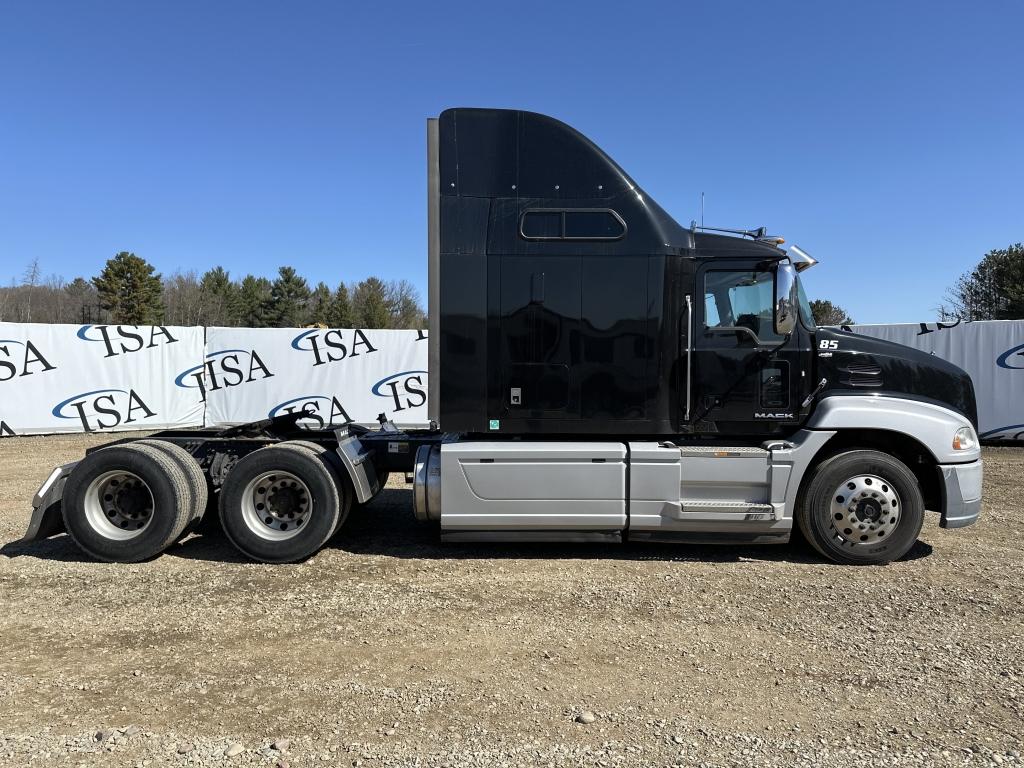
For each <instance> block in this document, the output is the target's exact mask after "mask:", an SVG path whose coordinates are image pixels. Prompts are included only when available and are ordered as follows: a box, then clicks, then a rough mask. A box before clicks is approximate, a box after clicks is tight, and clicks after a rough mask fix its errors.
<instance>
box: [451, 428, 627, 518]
mask: <svg viewBox="0 0 1024 768" xmlns="http://www.w3.org/2000/svg"><path fill="white" fill-rule="evenodd" d="M625 494H626V446H625V445H623V444H622V443H613V442H608V443H589V442H564V443H542V442H536V443H534V442H518V441H516V442H497V441H495V442H490V441H481V442H467V443H446V444H444V445H442V446H441V529H442V531H459V530H461V531H470V530H472V531H486V530H490V531H494V530H502V531H551V530H563V531H564V530H572V531H592V530H605V531H608V530H622V529H623V528H625V526H626V495H625Z"/></svg>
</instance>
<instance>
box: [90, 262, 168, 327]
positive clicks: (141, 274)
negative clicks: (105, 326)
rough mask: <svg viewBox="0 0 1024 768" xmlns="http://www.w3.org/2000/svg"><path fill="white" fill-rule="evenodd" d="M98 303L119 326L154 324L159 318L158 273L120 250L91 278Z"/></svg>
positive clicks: (161, 309)
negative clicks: (97, 274) (97, 294)
mask: <svg viewBox="0 0 1024 768" xmlns="http://www.w3.org/2000/svg"><path fill="white" fill-rule="evenodd" d="M92 282H93V285H95V286H96V290H97V292H98V293H99V299H100V306H101V307H103V309H105V310H106V311H107V312H109V313H110V321H111V322H113V323H117V324H119V325H155V324H156V323H159V322H160V321H161V319H162V317H163V311H164V310H163V304H162V302H161V300H160V294H161V292H162V289H163V286H162V283H161V280H160V275H158V274H154V273H153V266H152V265H151V264H149V263H148V262H147V261H146V260H145V259H142V258H140V257H138V256H136V255H135V254H134V253H129V252H128V251H121V252H120V253H118V254H117V255H116V256H114V258H112V259H110V260H109V261H107V263H106V265H105V266H104V267H103V271H102V272H101V273H100V274H99V276H98V277H94V278H93V279H92Z"/></svg>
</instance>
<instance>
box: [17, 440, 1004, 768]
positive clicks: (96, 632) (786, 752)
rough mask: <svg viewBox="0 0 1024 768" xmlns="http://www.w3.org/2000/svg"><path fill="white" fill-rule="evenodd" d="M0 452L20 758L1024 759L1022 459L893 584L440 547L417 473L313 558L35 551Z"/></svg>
mask: <svg viewBox="0 0 1024 768" xmlns="http://www.w3.org/2000/svg"><path fill="white" fill-rule="evenodd" d="M103 440H104V438H97V437H83V436H69V437H57V438H10V439H5V440H2V441H0V478H2V482H0V541H3V542H11V543H8V544H6V546H4V547H3V549H2V550H0V551H2V556H0V596H2V599H3V608H4V610H3V613H2V615H0V640H2V644H3V650H4V653H3V654H2V655H0V764H4V765H18V766H24V765H71V766H76V765H80V766H92V765H104V766H110V765H129V766H135V765H142V766H146V765H175V766H205V765H217V766H220V765H225V766H232V765H237V766H242V765H261V766H267V765H281V766H284V765H289V766H312V765H315V766H320V765H330V766H334V765H339V766H340V765H344V766H352V765H361V766H392V765H424V766H442V765H450V766H463V765H469V766H477V765H479V766H492V765H493V766H498V765H541V766H545V765H547V766H552V765H553V766H562V765H574V766H594V765H601V766H620V765H644V766H646V765H687V766H689V765H716V766H732V765H751V766H754V765H756V766H764V765H827V766H831V765H908V764H928V765H932V764H935V765H964V764H970V765H988V764H1000V763H1001V764H1017V763H1020V762H1021V759H1020V751H1021V750H1022V749H1024V746H1022V740H1024V736H1022V732H1024V660H1022V650H1024V629H1022V618H1024V616H1022V614H1024V612H1022V608H1021V601H1020V595H1021V587H1022V585H1024V571H1022V565H1024V557H1022V554H1021V546H1020V538H1019V529H1020V526H1021V524H1022V523H1024V502H1022V501H1021V494H1020V493H1019V492H1018V486H1019V483H1020V478H1021V476H1022V475H1024V451H1021V450H1019V449H1013V448H991V449H986V450H985V460H986V462H987V466H986V477H985V504H984V507H983V519H982V521H981V523H980V524H978V525H976V526H974V527H973V528H969V529H966V530H963V531H943V530H941V529H939V528H938V526H937V520H936V519H935V518H934V517H933V516H929V520H928V521H927V522H926V524H925V529H924V531H923V532H922V537H921V540H920V541H919V542H918V544H917V545H916V547H915V548H914V549H913V550H912V551H911V553H910V555H909V556H908V557H907V558H906V559H905V560H903V561H902V562H899V563H894V564H892V565H889V566H886V567H870V568H850V567H838V566H831V565H826V564H824V563H822V562H820V561H819V560H818V558H817V557H815V556H813V555H812V554H811V553H810V551H809V550H808V549H807V548H806V547H803V546H796V545H794V546H784V547H778V546H777V547H764V548H742V549H741V548H711V547H696V546H684V545H677V546H668V545H645V546H641V545H627V546H620V547H613V546H603V545H601V546H594V545H591V546H584V545H579V546H571V547H567V546H561V545H559V546H541V545H537V546H511V545H488V546H483V545H478V546H462V545H458V546H457V545H442V544H440V543H439V542H438V541H437V537H436V532H435V531H434V530H432V529H430V528H429V527H426V526H421V525H419V524H417V523H416V522H415V521H414V519H413V517H412V514H411V499H410V495H411V492H410V491H409V490H408V489H407V488H406V487H405V486H404V484H402V483H401V482H400V481H399V482H395V480H392V483H391V484H390V485H389V487H388V489H387V490H386V491H385V492H384V493H383V494H382V495H381V496H380V497H378V499H377V500H375V501H374V502H373V503H372V504H371V505H369V506H368V507H367V508H365V509H361V510H357V511H356V512H355V513H354V514H353V517H352V518H351V519H350V522H349V523H348V524H347V525H346V527H345V528H344V529H343V531H342V532H341V534H340V535H339V537H338V538H337V539H336V540H335V541H333V542H332V543H331V544H330V545H329V546H328V548H327V549H325V550H324V551H322V552H321V553H320V554H318V555H317V556H316V557H314V558H313V559H311V560H310V561H308V562H306V563H303V564H300V565H289V566H268V565H256V564H252V563H248V562H245V561H243V560H242V559H241V558H240V557H239V556H237V555H236V554H235V552H234V550H233V549H232V548H231V546H230V544H229V543H228V542H227V541H226V540H225V539H224V538H223V537H222V536H221V535H220V534H219V533H214V534H208V535H205V536H194V537H192V538H190V539H188V540H186V541H184V542H183V543H181V544H180V545H178V546H176V547H174V548H173V549H172V550H170V551H169V552H167V553H166V554H164V555H163V556H161V557H159V558H157V559H156V560H154V561H152V562H148V563H142V564H138V565H109V564H103V563H96V562H91V561H89V560H88V559H87V558H85V557H84V556H83V555H81V554H80V553H79V551H78V550H77V549H76V548H75V547H74V545H72V544H71V542H70V541H68V540H67V538H66V537H59V538H56V539H52V540H49V541H45V542H40V543H36V544H32V545H22V544H18V543H16V541H15V540H16V539H17V538H18V537H20V536H21V534H22V533H23V531H24V528H25V524H26V522H27V520H28V513H29V510H30V499H31V497H32V494H33V492H34V491H35V489H36V487H37V486H38V485H39V483H40V482H42V480H43V479H44V478H45V477H46V475H47V473H48V472H49V470H50V468H51V467H52V465H54V464H56V463H60V462H63V461H67V460H70V459H73V458H77V457H79V456H80V455H81V453H82V451H83V449H84V448H85V447H86V446H88V445H91V444H95V443H99V442H103Z"/></svg>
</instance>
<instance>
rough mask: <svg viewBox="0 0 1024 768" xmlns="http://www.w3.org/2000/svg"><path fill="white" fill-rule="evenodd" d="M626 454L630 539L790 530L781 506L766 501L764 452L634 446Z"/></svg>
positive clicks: (766, 455)
mask: <svg viewBox="0 0 1024 768" xmlns="http://www.w3.org/2000/svg"><path fill="white" fill-rule="evenodd" d="M629 450H630V482H629V509H630V515H629V532H630V535H631V536H633V535H634V534H641V535H647V534H652V535H653V534H658V535H659V536H663V535H668V534H676V533H682V532H705V533H711V532H714V533H725V534H733V535H737V536H746V535H752V534H777V535H782V536H785V535H787V534H788V532H789V530H790V529H791V528H792V520H791V519H789V518H787V517H786V516H785V514H784V509H783V505H781V504H780V505H773V504H772V502H771V489H772V486H771V477H772V469H773V467H772V464H771V454H770V452H769V451H767V450H765V449H764V448H757V447H731V448H722V447H714V448H710V447H709V448H705V447H685V448H678V447H675V446H665V445H662V444H659V443H654V442H636V443H630V444H629ZM640 537H641V536H638V538H640Z"/></svg>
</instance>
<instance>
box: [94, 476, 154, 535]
mask: <svg viewBox="0 0 1024 768" xmlns="http://www.w3.org/2000/svg"><path fill="white" fill-rule="evenodd" d="M85 519H86V522H88V523H89V526H90V527H91V528H92V529H93V530H94V531H96V533H98V534H100V535H101V536H104V537H106V538H108V539H114V540H115V541H127V540H128V539H134V538H135V537H136V536H140V535H141V534H142V532H143V531H144V530H146V528H148V527H149V525H150V523H152V522H153V492H152V491H151V490H150V488H149V486H148V485H146V482H145V481H144V480H143V479H142V478H141V477H139V476H138V475H136V474H133V473H131V472H125V471H123V470H115V471H112V472H104V473H103V474H102V475H99V476H98V477H96V478H95V479H94V480H93V481H92V482H91V483H89V487H88V488H86V490H85Z"/></svg>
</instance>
